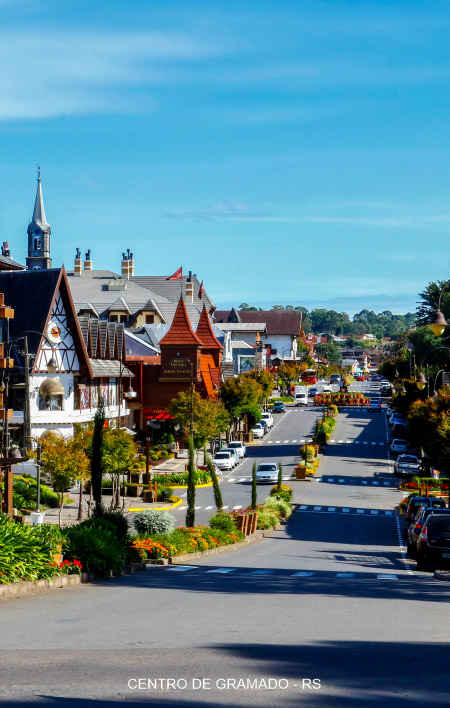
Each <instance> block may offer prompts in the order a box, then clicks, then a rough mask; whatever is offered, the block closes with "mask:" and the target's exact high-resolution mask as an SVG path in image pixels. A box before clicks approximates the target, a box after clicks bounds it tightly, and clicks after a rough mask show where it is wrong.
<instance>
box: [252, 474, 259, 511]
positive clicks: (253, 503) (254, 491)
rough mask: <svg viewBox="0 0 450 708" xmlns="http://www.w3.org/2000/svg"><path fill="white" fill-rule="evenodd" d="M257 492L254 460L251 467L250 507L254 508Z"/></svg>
mask: <svg viewBox="0 0 450 708" xmlns="http://www.w3.org/2000/svg"><path fill="white" fill-rule="evenodd" d="M257 494H258V492H257V488H256V462H254V463H253V468H252V509H256V505H257Z"/></svg>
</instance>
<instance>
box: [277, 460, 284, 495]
mask: <svg viewBox="0 0 450 708" xmlns="http://www.w3.org/2000/svg"><path fill="white" fill-rule="evenodd" d="M282 483H283V465H282V464H281V462H279V463H278V483H277V487H278V489H277V491H278V492H281V485H282Z"/></svg>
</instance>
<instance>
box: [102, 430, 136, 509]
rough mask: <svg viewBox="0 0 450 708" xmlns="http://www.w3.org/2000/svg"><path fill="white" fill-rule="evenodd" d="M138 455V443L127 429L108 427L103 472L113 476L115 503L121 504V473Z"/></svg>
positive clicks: (104, 445)
mask: <svg viewBox="0 0 450 708" xmlns="http://www.w3.org/2000/svg"><path fill="white" fill-rule="evenodd" d="M136 455H137V445H136V443H135V442H134V440H133V438H132V437H131V435H130V434H129V433H127V432H126V430H121V429H120V428H107V429H106V430H105V432H104V436H103V457H102V467H103V474H105V473H106V474H110V475H111V476H112V478H113V482H114V484H113V497H112V499H115V505H116V506H119V504H120V484H119V479H120V475H121V474H124V473H125V472H127V471H128V470H129V469H130V467H131V466H132V464H133V461H134V459H135V458H136Z"/></svg>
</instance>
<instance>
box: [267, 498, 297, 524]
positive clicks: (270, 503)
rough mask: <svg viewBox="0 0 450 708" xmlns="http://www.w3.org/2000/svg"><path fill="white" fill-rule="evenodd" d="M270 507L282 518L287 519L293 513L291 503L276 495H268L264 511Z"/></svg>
mask: <svg viewBox="0 0 450 708" xmlns="http://www.w3.org/2000/svg"><path fill="white" fill-rule="evenodd" d="M267 509H270V510H271V511H274V512H275V513H276V514H278V516H281V518H282V519H287V518H289V516H290V515H291V514H292V509H291V505H290V504H288V503H287V502H285V501H283V499H276V498H275V497H268V498H267V499H266V501H265V502H264V511H266V510H267Z"/></svg>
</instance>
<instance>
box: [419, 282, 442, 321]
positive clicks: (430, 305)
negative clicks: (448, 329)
mask: <svg viewBox="0 0 450 708" xmlns="http://www.w3.org/2000/svg"><path fill="white" fill-rule="evenodd" d="M447 283H448V281H446V280H438V281H437V282H433V283H429V284H428V285H427V287H426V288H425V290H424V291H423V292H421V293H420V294H419V298H420V301H419V303H418V305H417V310H416V315H417V324H418V325H422V326H423V325H427V324H429V323H430V321H431V319H432V317H433V313H434V312H435V310H437V309H438V307H439V297H440V296H441V292H442V297H441V311H442V312H443V314H444V317H445V319H446V320H447V322H448V321H449V319H450V286H447V287H445V286H446V284H447ZM444 288H445V289H444Z"/></svg>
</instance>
